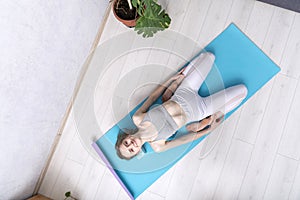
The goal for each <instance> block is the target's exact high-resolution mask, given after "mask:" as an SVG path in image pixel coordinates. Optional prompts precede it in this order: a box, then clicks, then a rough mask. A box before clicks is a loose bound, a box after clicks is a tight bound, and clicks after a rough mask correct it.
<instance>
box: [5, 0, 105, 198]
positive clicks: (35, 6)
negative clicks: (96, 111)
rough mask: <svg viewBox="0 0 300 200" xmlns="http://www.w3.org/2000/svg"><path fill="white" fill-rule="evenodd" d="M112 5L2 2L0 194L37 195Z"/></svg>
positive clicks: (67, 0) (76, 0)
mask: <svg viewBox="0 0 300 200" xmlns="http://www.w3.org/2000/svg"><path fill="white" fill-rule="evenodd" d="M107 5H108V0H64V1H61V0H54V1H43V0H25V1H19V0H2V1H0V70H1V71H0V106H1V107H0V199H24V198H26V197H29V196H31V195H32V192H33V190H34V187H35V185H36V183H37V180H38V177H39V175H40V172H41V170H42V168H43V166H44V164H45V161H46V158H47V156H48V154H49V150H50V148H51V145H52V143H53V140H54V137H55V135H56V133H57V131H58V128H59V125H60V123H61V120H62V117H63V115H64V113H65V111H66V108H67V105H68V102H69V100H70V98H71V95H72V92H73V89H74V86H75V82H76V79H77V75H78V73H79V71H80V68H81V67H82V64H83V62H84V60H85V58H86V56H87V55H88V53H89V50H90V48H91V45H92V42H93V41H94V38H95V36H96V33H97V30H98V28H99V26H100V23H101V21H102V17H103V16H104V11H105V9H106V7H107Z"/></svg>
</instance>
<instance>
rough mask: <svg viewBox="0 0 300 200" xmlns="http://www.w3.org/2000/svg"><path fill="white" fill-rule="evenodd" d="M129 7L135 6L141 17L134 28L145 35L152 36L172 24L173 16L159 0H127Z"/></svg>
mask: <svg viewBox="0 0 300 200" xmlns="http://www.w3.org/2000/svg"><path fill="white" fill-rule="evenodd" d="M127 1H128V4H129V8H130V9H132V7H135V8H136V10H137V13H138V15H139V18H138V19H137V21H136V26H135V28H134V30H135V31H137V33H138V34H142V36H143V37H152V36H153V35H154V34H155V33H156V32H157V31H163V30H165V29H167V28H168V27H169V26H170V23H171V18H170V17H169V15H168V14H167V13H166V12H165V10H164V9H162V7H161V5H159V4H158V3H157V0H127Z"/></svg>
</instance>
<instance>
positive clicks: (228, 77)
mask: <svg viewBox="0 0 300 200" xmlns="http://www.w3.org/2000/svg"><path fill="white" fill-rule="evenodd" d="M205 51H209V52H212V53H213V54H215V56H216V60H215V66H214V67H213V69H212V71H211V72H210V73H209V74H208V77H207V78H206V80H205V84H203V85H202V86H201V88H200V89H199V94H200V95H201V96H207V95H209V94H210V93H214V92H216V91H218V90H220V89H222V88H224V87H225V88H227V87H229V86H233V85H237V84H241V83H243V84H245V85H246V86H247V88H248V95H247V97H246V98H245V100H244V101H243V102H242V104H243V103H244V102H246V101H247V100H248V99H249V98H250V97H251V96H252V95H253V94H254V93H256V92H257V91H258V90H259V89H260V88H261V87H262V86H263V85H264V84H266V83H267V82H268V81H269V80H270V79H271V78H272V77H273V76H274V75H275V74H277V73H278V72H279V71H280V68H279V67H278V66H277V65H276V64H275V63H274V62H273V61H272V60H271V59H270V58H269V57H268V56H267V55H266V54H264V53H263V52H262V51H261V49H260V48H258V47H257V46H256V45H255V44H254V43H253V42H252V41H251V40H250V39H249V38H248V37H247V36H246V35H245V34H244V33H243V32H242V31H241V30H239V28H237V27H236V26H235V25H234V24H230V25H229V26H228V27H227V28H226V29H225V30H224V31H223V32H222V33H221V34H220V35H218V36H217V37H216V38H215V39H214V40H213V41H212V42H211V43H209V44H208V45H207V46H206V47H205ZM215 74H218V75H219V76H220V77H221V79H222V84H224V85H223V86H221V85H219V84H218V83H217V82H216V81H215ZM208 86H209V87H208ZM220 87H222V88H220ZM156 103H161V100H158V101H157V102H156ZM141 104H142V103H141ZM141 104H140V105H138V106H137V107H136V108H135V109H134V110H133V111H131V112H130V113H129V114H128V115H127V116H126V117H125V118H124V119H122V120H121V121H120V122H119V123H118V124H117V125H115V126H114V127H112V128H111V129H110V130H109V131H108V132H107V133H106V134H105V135H103V136H102V137H101V138H99V139H98V140H97V141H96V142H95V143H93V147H94V148H95V150H96V151H97V152H98V154H99V156H100V157H101V158H102V159H103V161H104V162H105V163H106V165H107V166H108V167H109V169H110V170H111V172H112V173H113V174H114V176H115V177H116V179H117V180H118V181H119V182H120V184H121V185H122V187H123V188H124V189H125V190H126V192H127V193H128V195H129V196H130V198H132V199H135V198H137V197H138V196H139V195H140V194H141V193H142V192H143V191H145V190H146V189H147V188H148V187H149V186H150V185H151V184H152V183H154V182H155V181H156V180H157V179H158V178H159V177H160V176H161V175H163V174H164V173H165V172H166V171H167V170H169V169H170V168H171V167H172V166H173V165H174V164H175V163H176V162H177V161H178V160H180V159H181V158H182V157H183V156H185V155H186V154H187V153H188V152H189V151H190V150H191V149H193V148H194V147H195V146H196V145H197V144H198V143H199V142H201V141H202V140H203V139H204V138H205V137H206V136H204V137H202V138H199V139H198V140H196V141H194V142H192V143H190V144H186V145H182V146H180V147H176V148H174V149H171V150H168V151H166V152H162V153H154V152H153V151H151V147H149V145H148V144H146V145H145V151H146V153H145V155H144V156H143V157H142V158H141V159H139V158H136V157H135V158H133V159H132V160H130V161H127V160H122V159H119V158H118V156H117V155H116V151H115V147H114V146H115V143H116V140H117V135H118V132H119V127H132V126H133V122H132V120H131V116H132V115H133V114H134V112H135V111H136V110H137V109H138V107H139V106H141ZM242 104H241V105H242ZM236 109H238V108H236ZM236 109H235V110H233V111H231V112H230V113H227V114H226V116H225V119H227V118H228V117H229V116H230V115H231V114H232V113H233V112H234V111H236ZM185 132H186V129H185V127H183V128H181V129H180V130H179V131H178V133H177V135H180V134H184V133H185Z"/></svg>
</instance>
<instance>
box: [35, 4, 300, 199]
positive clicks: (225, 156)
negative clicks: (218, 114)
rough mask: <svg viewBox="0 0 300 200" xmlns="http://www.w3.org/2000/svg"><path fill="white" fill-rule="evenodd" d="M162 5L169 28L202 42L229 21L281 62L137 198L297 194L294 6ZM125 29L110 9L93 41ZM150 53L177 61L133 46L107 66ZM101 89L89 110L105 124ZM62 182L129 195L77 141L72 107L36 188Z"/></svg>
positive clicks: (82, 195)
mask: <svg viewBox="0 0 300 200" xmlns="http://www.w3.org/2000/svg"><path fill="white" fill-rule="evenodd" d="M164 2H165V1H164ZM183 2H184V3H183ZM163 5H165V6H166V8H167V11H168V13H169V14H170V16H171V18H172V25H171V29H173V30H175V31H177V32H179V33H181V34H183V35H186V36H188V37H190V38H191V39H193V40H195V41H196V42H198V43H199V44H201V45H205V44H207V43H208V42H209V41H211V40H212V39H213V38H214V37H215V36H216V35H218V34H219V33H220V32H221V31H222V30H223V29H224V28H225V27H226V26H227V25H228V24H230V23H231V22H234V23H235V24H236V25H237V26H239V27H240V28H241V29H242V30H243V31H244V32H245V33H246V34H247V35H248V36H249V37H250V38H251V39H252V40H253V41H254V42H255V43H256V44H257V45H258V46H259V47H260V48H261V49H263V51H264V52H265V53H266V54H267V55H269V56H270V58H271V59H273V60H274V61H275V62H276V63H277V64H278V65H279V66H281V69H282V70H281V72H280V73H279V75H277V76H276V78H274V79H272V80H271V81H270V82H269V83H268V84H267V85H265V86H264V87H263V88H262V89H261V90H260V91H259V92H258V93H257V94H256V95H255V96H253V97H252V98H251V99H250V100H249V101H248V102H247V103H246V104H245V105H244V106H243V107H242V108H241V109H239V111H237V112H235V113H234V115H233V116H232V117H230V118H229V119H228V120H226V122H225V123H224V126H222V127H221V128H220V129H219V130H218V131H216V132H215V133H214V134H211V135H210V136H209V137H208V138H207V139H206V140H205V141H203V142H202V143H201V144H199V145H198V146H197V147H196V148H195V149H193V150H192V151H191V152H190V153H189V154H188V155H187V156H185V157H184V158H183V159H182V160H181V161H179V162H178V163H177V164H176V165H175V166H174V167H173V168H171V169H170V170H169V171H168V172H167V173H166V174H164V175H163V176H162V177H161V178H160V179H159V180H158V181H157V182H155V183H154V184H153V185H152V186H151V187H150V188H149V189H148V190H146V191H145V192H144V193H143V194H142V195H141V196H140V197H139V199H142V200H163V199H170V200H173V199H175V200H176V199H178V200H184V199H197V200H198V199H201V200H202V199H222V200H223V199H272V200H274V199H280V200H282V199H295V200H296V199H300V146H299V144H300V131H299V130H300V123H299V121H298V120H300V114H299V113H298V112H299V110H300V86H299V84H300V83H299V80H300V14H297V13H295V12H291V11H288V10H285V9H281V8H277V7H274V6H271V5H267V4H264V3H261V2H256V1H253V0H186V1H180V0H169V1H167V2H165V3H164V4H163ZM124 31H127V28H125V27H124V26H123V25H121V24H119V23H118V22H117V21H116V20H115V18H114V17H113V16H112V15H110V16H109V18H108V21H107V24H106V27H105V29H104V32H103V35H102V37H101V40H100V43H101V42H104V41H106V40H108V39H109V38H111V37H113V36H114V35H116V34H119V33H121V32H124ZM138 37H139V36H138ZM133 42H134V41H133ZM150 59H152V61H153V60H154V61H155V59H156V60H157V61H158V60H159V61H160V63H165V64H168V65H172V66H174V68H176V67H177V68H178V66H179V64H180V63H181V62H182V61H178V60H176V59H175V58H172V57H167V56H164V57H162V56H161V55H159V54H158V53H157V52H154V51H153V52H150V53H149V52H142V53H140V54H138V53H137V52H135V53H133V55H128V56H127V57H126V56H125V58H122V59H120V60H119V61H118V63H117V64H118V65H119V66H126V67H123V70H115V71H114V72H113V73H114V74H115V75H114V77H115V79H116V80H118V79H120V78H121V77H122V76H123V75H124V74H126V72H128V71H129V70H130V68H129V67H130V66H133V65H134V66H138V65H139V63H143V62H145V60H150ZM163 78H164V75H160V77H159V80H162V79H163ZM106 87H107V85H106ZM105 89H107V88H102V89H101V87H100V89H99V90H102V91H107V92H106V96H107V98H105V97H101V96H100V97H96V98H99V101H101V104H99V105H98V107H97V110H96V115H97V116H99V123H101V124H102V125H103V127H104V129H105V130H108V129H109V128H110V127H111V126H112V125H114V123H115V122H114V120H112V118H113V117H112V114H111V113H112V111H111V107H110V106H107V105H109V104H110V103H111V102H110V100H111V96H112V95H113V91H109V90H105ZM149 91H150V88H148V90H146V91H145V94H144V95H141V96H139V100H141V99H143V98H144V97H145V96H146V95H147V92H149ZM139 100H137V102H138V101H139ZM133 106H134V105H133ZM101 113H102V114H101ZM103 113H106V114H105V115H103ZM103 116H105V117H103ZM216 142H217V143H216ZM215 143H216V144H215ZM214 145H215V146H214ZM212 147H214V148H213V150H212V151H211V152H210V151H209V150H210V149H211V148H212ZM69 190H71V191H72V193H73V196H75V197H77V198H78V199H87V200H92V199H95V200H96V199H105V200H106V199H108V200H111V199H112V200H123V199H128V197H127V195H126V193H125V192H124V191H123V189H122V188H121V187H120V186H119V184H118V183H117V181H116V180H115V179H114V177H113V176H112V174H111V173H110V172H109V171H108V170H107V169H106V168H105V167H104V166H103V165H101V164H99V163H98V162H96V161H95V160H94V159H93V158H92V156H91V155H90V154H89V153H88V151H87V150H86V148H84V147H83V146H82V144H81V141H80V138H79V136H78V134H77V133H76V126H75V122H74V119H73V113H72V112H71V114H70V116H69V118H68V120H67V124H66V127H65V128H64V131H63V134H62V136H61V140H60V142H59V144H58V146H57V149H56V152H55V154H54V156H53V158H52V161H51V163H50V165H49V168H48V171H47V173H46V175H45V178H44V181H43V182H42V185H41V188H40V190H39V193H41V194H43V195H45V196H48V197H51V198H53V199H63V198H64V193H65V192H66V191H69Z"/></svg>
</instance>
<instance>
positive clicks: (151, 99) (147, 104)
mask: <svg viewBox="0 0 300 200" xmlns="http://www.w3.org/2000/svg"><path fill="white" fill-rule="evenodd" d="M182 76H183V75H182V74H179V73H178V74H176V75H175V76H172V77H171V78H170V79H168V80H167V81H166V82H165V83H163V84H161V85H159V86H158V87H157V88H156V89H155V90H154V92H152V93H151V94H150V95H149V97H148V98H147V100H146V101H145V102H144V103H143V105H142V106H141V107H140V108H139V109H138V110H137V111H136V113H135V114H134V115H137V116H138V115H141V114H142V113H145V112H147V110H148V109H149V107H150V106H151V105H152V104H153V103H154V102H155V101H156V100H157V99H158V97H159V96H160V95H161V94H162V93H163V92H164V91H165V89H166V88H167V87H169V85H170V84H171V83H172V82H173V81H176V80H177V79H180V78H181V77H182Z"/></svg>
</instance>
